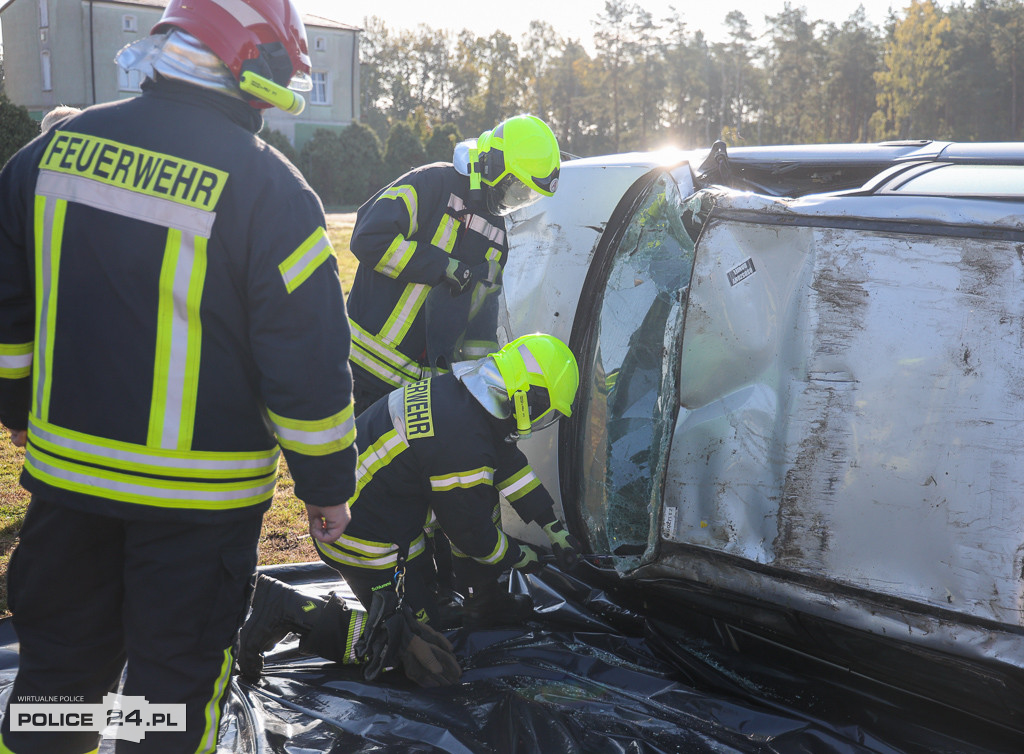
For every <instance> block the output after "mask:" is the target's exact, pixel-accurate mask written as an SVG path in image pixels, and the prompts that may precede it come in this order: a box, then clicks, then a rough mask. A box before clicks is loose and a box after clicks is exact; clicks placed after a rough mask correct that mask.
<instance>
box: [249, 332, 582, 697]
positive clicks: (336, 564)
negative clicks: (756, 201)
mask: <svg viewBox="0 0 1024 754" xmlns="http://www.w3.org/2000/svg"><path fill="white" fill-rule="evenodd" d="M578 385H579V370H578V367H577V365H576V359H575V357H574V356H573V354H572V352H571V351H570V350H569V348H568V347H567V346H566V345H565V344H564V343H563V342H562V341H560V340H558V339H557V338H555V337H553V336H550V335H543V334H534V335H524V336H523V337H521V338H518V339H516V340H514V341H512V342H511V343H509V344H508V345H506V346H505V347H504V348H502V349H501V350H500V351H498V352H496V353H492V354H490V355H488V356H485V357H484V358H482V359H477V360H473V361H462V362H457V363H455V364H453V365H452V371H451V372H450V373H446V374H443V375H440V376H437V377H433V378H430V379H426V380H423V381H421V382H417V383H414V384H411V385H406V386H405V387H403V388H399V389H397V390H394V391H392V392H391V393H390V394H389V395H387V396H385V397H383V398H381V399H380V400H378V401H377V402H376V403H374V404H373V405H372V406H370V408H368V409H367V410H366V411H364V412H363V413H362V414H360V416H359V417H358V419H357V436H358V437H359V438H360V441H361V447H362V452H361V454H360V456H359V467H358V472H357V480H358V481H357V486H356V493H355V495H354V496H353V497H352V499H351V500H350V501H349V507H350V509H351V512H352V521H351V523H350V524H349V525H348V528H347V529H346V530H345V532H344V534H342V536H341V537H340V538H339V539H337V540H336V541H335V542H333V543H329V544H325V543H321V542H317V543H315V544H316V547H317V550H318V552H319V554H320V557H321V558H322V559H323V560H324V562H326V563H327V564H328V565H330V566H332V567H333V568H335V569H336V570H337V571H338V572H339V573H340V574H341V575H342V576H343V577H344V579H345V581H346V582H347V583H348V585H349V587H350V588H351V589H352V591H353V593H354V594H355V596H356V598H357V599H358V600H359V601H360V603H362V605H363V607H364V608H366V610H367V612H366V613H362V612H360V611H352V610H348V609H347V608H346V607H345V606H344V605H343V603H342V602H341V601H340V600H338V599H337V598H336V597H331V598H330V599H328V600H322V599H317V598H311V597H308V596H307V595H303V594H301V593H300V592H298V591H296V590H294V589H292V588H291V587H289V586H287V585H285V584H282V583H281V582H278V581H275V580H273V579H270V578H268V577H266V576H262V575H261V576H260V578H259V579H258V581H257V584H256V589H255V593H254V596H253V607H252V614H251V615H250V618H249V620H248V621H247V622H246V624H245V626H244V627H243V628H242V634H241V648H240V651H239V665H240V668H241V670H242V673H243V675H246V676H248V677H250V678H251V677H258V676H259V674H260V672H261V670H262V666H263V658H262V652H263V651H265V650H267V649H269V648H270V647H272V646H273V645H274V644H275V643H276V642H277V641H279V640H280V639H281V638H282V637H283V636H284V635H285V634H287V633H288V632H295V633H298V634H300V636H301V637H302V640H301V642H300V645H299V649H300V650H303V651H308V652H311V653H315V654H317V655H319V656H321V657H324V658H326V659H329V660H334V661H337V662H349V663H352V662H364V663H367V667H366V671H365V674H366V676H367V677H368V678H371V677H375V676H376V674H378V673H379V672H380V670H382V669H383V668H384V667H387V666H389V665H398V664H401V665H402V667H403V670H404V671H405V672H406V675H408V676H409V677H410V678H412V679H413V680H414V681H416V682H417V683H420V684H421V685H443V684H446V683H454V682H455V681H457V680H458V678H459V676H460V674H461V673H460V671H458V664H457V662H456V661H455V659H454V655H452V653H451V645H450V644H448V642H447V641H446V640H445V638H444V636H443V635H441V634H440V633H438V632H437V631H435V630H434V629H433V628H431V626H430V625H429V624H433V625H435V626H438V625H440V624H439V620H440V616H439V605H438V600H437V595H436V589H435V586H436V584H435V574H434V568H433V564H432V562H430V557H429V551H428V549H427V547H426V544H425V539H426V535H425V534H424V522H425V521H428V520H434V519H436V522H437V524H438V525H439V526H440V527H441V529H442V530H443V531H444V533H445V534H446V535H447V537H448V538H449V539H450V540H451V543H452V548H453V553H454V555H455V558H454V561H455V578H456V588H457V591H458V592H459V593H460V594H462V595H464V598H463V606H462V622H463V625H464V626H467V627H480V626H487V625H497V624H501V623H507V624H515V623H518V622H521V621H522V620H525V619H526V618H527V617H528V616H529V614H530V612H531V610H532V606H531V604H530V600H529V598H528V597H526V596H525V595H511V594H509V592H508V588H507V585H504V586H503V585H502V584H501V581H500V580H501V577H502V576H503V574H504V572H505V571H507V570H508V569H510V568H516V569H518V570H520V571H522V572H525V573H535V572H537V571H539V570H540V569H541V568H542V567H543V563H542V562H541V560H540V558H539V555H538V553H537V551H536V550H535V549H534V548H533V547H531V546H529V545H527V544H525V543H521V542H518V541H517V540H515V539H512V538H510V537H508V536H507V535H506V534H505V533H504V532H503V531H502V530H501V528H500V525H499V524H500V520H501V519H500V516H501V514H500V507H499V493H501V495H502V496H504V497H505V499H506V500H507V501H508V502H509V503H510V504H511V505H512V507H513V508H514V509H515V511H516V513H517V514H518V515H519V516H520V518H522V519H523V521H525V522H527V523H529V522H531V521H535V522H537V524H539V525H540V526H541V527H542V529H543V530H544V532H545V534H546V535H547V537H548V540H549V541H550V543H551V547H552V551H553V554H554V556H555V562H556V563H557V565H558V566H559V567H560V568H562V569H568V568H571V567H572V566H573V565H575V563H576V561H577V558H578V552H579V544H578V543H577V541H576V539H575V538H574V537H573V536H572V535H571V534H569V532H568V531H567V530H566V529H565V527H564V526H563V525H562V523H561V522H560V521H559V520H558V518H557V517H556V516H555V512H554V501H553V500H552V498H551V495H550V494H549V493H548V492H547V490H545V489H544V487H543V485H542V484H541V483H540V480H539V479H538V478H537V477H536V475H535V474H534V473H533V471H532V470H531V469H530V467H529V465H528V463H527V460H526V457H525V456H524V455H523V453H522V451H520V450H519V449H518V447H517V446H516V442H517V441H518V440H519V439H520V438H523V437H526V436H528V435H529V434H530V433H531V432H535V431H537V430H540V429H543V428H544V427H547V426H550V425H551V424H553V423H554V422H555V420H557V419H558V418H560V417H562V416H570V415H571V414H572V408H571V407H572V402H573V400H574V399H575V397H576V390H577V387H578ZM453 663H454V666H453Z"/></svg>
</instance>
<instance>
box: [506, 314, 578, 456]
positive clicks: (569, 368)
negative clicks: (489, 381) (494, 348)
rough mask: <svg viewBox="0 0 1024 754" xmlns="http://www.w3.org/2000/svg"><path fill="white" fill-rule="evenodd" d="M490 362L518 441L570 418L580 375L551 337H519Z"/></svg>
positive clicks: (559, 343)
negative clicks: (508, 404)
mask: <svg viewBox="0 0 1024 754" xmlns="http://www.w3.org/2000/svg"><path fill="white" fill-rule="evenodd" d="M491 358H493V359H494V363H495V365H496V366H497V367H498V372H499V373H500V374H501V378H502V380H503V381H504V382H505V390H506V391H507V392H508V397H509V399H510V400H511V401H512V414H513V416H514V417H515V420H516V431H517V432H518V433H519V436H520V437H528V436H529V435H530V433H531V432H535V431H538V430H541V429H544V428H545V427H547V426H549V425H551V424H553V423H554V422H555V421H556V420H557V419H559V418H560V417H562V416H572V403H573V401H574V400H575V399H576V389H577V388H578V387H579V384H580V371H579V367H578V366H577V365H576V357H575V356H573V354H572V351H570V350H569V347H568V346H567V345H565V343H563V342H562V341H560V340H559V339H558V338H556V337H554V336H553V335H544V334H541V333H535V334H533V335H523V336H522V337H519V338H516V339H515V340H513V341H512V342H511V343H509V344H507V345H506V346H505V347H504V348H502V349H501V350H500V351H498V352H497V353H493V354H491Z"/></svg>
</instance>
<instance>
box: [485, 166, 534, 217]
mask: <svg viewBox="0 0 1024 754" xmlns="http://www.w3.org/2000/svg"><path fill="white" fill-rule="evenodd" d="M541 196H542V194H541V193H540V192H538V191H534V190H533V189H532V188H530V187H529V186H527V185H526V184H525V183H523V182H522V181H521V180H519V179H518V178H516V177H515V176H514V175H512V174H511V173H508V174H507V175H506V176H505V177H504V178H502V179H501V180H500V181H498V182H497V184H495V185H494V186H490V187H488V189H487V210H488V211H489V212H490V213H491V214H492V215H499V216H504V215H507V214H509V213H511V212H515V211H516V210H517V209H523V208H524V207H529V206H530V205H531V204H533V203H534V202H536V201H537V200H538V199H540V198H541Z"/></svg>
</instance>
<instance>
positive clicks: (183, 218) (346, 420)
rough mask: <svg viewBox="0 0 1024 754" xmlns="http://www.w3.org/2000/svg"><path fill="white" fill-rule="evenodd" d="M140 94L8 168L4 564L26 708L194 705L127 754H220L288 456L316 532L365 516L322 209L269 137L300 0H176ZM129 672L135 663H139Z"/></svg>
mask: <svg viewBox="0 0 1024 754" xmlns="http://www.w3.org/2000/svg"><path fill="white" fill-rule="evenodd" d="M118 62H119V64H120V65H121V66H122V67H123V68H125V69H126V70H134V71H140V72H141V73H142V74H143V75H144V77H145V80H144V83H143V85H142V94H141V95H140V96H138V97H135V98H132V99H128V100H122V101H118V102H113V103H109V104H104V105H95V106H92V107H89V108H88V109H87V110H85V111H83V112H82V113H80V114H77V115H70V116H67V117H66V118H65V119H64V120H63V121H62V122H61V123H60V124H59V125H58V127H56V128H53V129H51V130H49V131H47V132H46V133H44V134H42V135H40V136H39V137H38V138H37V139H35V140H33V141H32V142H31V143H30V144H28V145H27V146H26V147H24V148H23V149H22V150H21V151H20V152H18V153H17V154H16V155H15V156H14V157H13V158H12V159H11V160H10V161H9V162H8V164H7V165H6V166H5V168H4V169H3V171H2V173H0V422H2V423H3V424H4V425H5V426H6V427H8V428H9V429H10V430H11V431H12V433H13V438H14V440H15V442H16V443H19V444H24V445H25V460H24V470H23V473H22V477H21V481H22V484H23V485H24V487H25V488H26V489H27V490H28V491H29V492H31V494H32V498H31V502H30V504H29V507H28V511H27V513H26V516H25V520H24V523H23V525H22V528H21V531H20V534H19V537H20V541H19V544H18V546H17V549H16V550H15V552H14V554H13V556H12V558H11V561H10V566H9V569H8V585H9V605H10V608H11V611H12V613H13V622H14V627H15V629H16V631H17V634H18V639H19V641H20V652H19V670H18V674H17V677H16V678H15V681H14V684H13V688H12V689H11V693H10V696H9V699H8V705H7V708H6V714H5V715H4V720H3V725H2V729H0V736H2V739H0V752H18V753H19V754H22V753H25V752H48V754H63V753H65V752H66V753H67V754H81V753H82V752H87V751H96V749H97V746H98V745H99V740H100V735H99V731H98V730H93V729H88V728H83V729H81V730H71V731H49V732H47V731H46V730H13V729H12V724H11V723H12V714H11V710H12V709H17V705H19V704H21V703H22V701H23V700H32V699H39V698H63V699H72V700H81V702H83V703H85V704H100V703H102V702H103V701H104V698H105V696H106V695H107V694H109V693H113V692H116V691H117V689H118V683H119V682H120V680H121V678H122V671H124V673H125V674H124V686H123V689H122V692H121V693H122V700H129V701H128V702H127V703H126V705H125V709H126V710H127V709H130V704H131V703H133V702H130V700H133V699H134V700H137V699H140V698H141V699H144V700H145V701H146V702H148V703H149V704H161V705H164V704H166V705H182V707H183V709H184V710H185V714H184V718H183V719H178V720H176V721H175V727H173V728H171V727H170V726H168V727H167V729H160V730H154V729H150V730H147V731H146V732H145V736H144V738H143V740H142V742H141V743H133V742H132V741H129V740H126V739H125V738H121V739H119V740H118V742H117V744H116V746H117V751H118V752H122V751H147V752H183V751H189V752H194V751H208V752H212V751H214V750H215V749H216V748H217V735H218V728H219V721H220V715H221V710H222V708H223V704H224V701H225V692H226V690H227V689H228V688H229V685H230V684H229V681H230V674H231V672H232V669H233V666H234V655H235V651H236V643H237V636H238V629H239V627H240V626H241V624H242V621H243V619H244V617H245V615H246V611H247V608H248V601H249V597H250V595H251V577H252V575H253V573H254V571H255V567H256V562H257V543H258V539H259V534H260V529H261V524H262V517H263V513H264V511H266V510H267V508H268V507H269V505H270V501H271V498H272V496H273V493H274V487H275V483H276V479H277V473H278V462H279V457H280V454H281V451H282V449H283V452H284V455H285V456H286V458H287V461H288V466H289V468H290V470H291V473H292V475H293V477H294V480H295V494H296V496H297V497H299V498H300V499H301V500H303V501H304V502H305V504H306V509H307V513H308V516H309V525H310V533H311V535H312V536H313V537H314V539H316V540H317V541H320V540H323V541H324V542H329V541H332V540H334V539H335V538H337V537H338V536H339V535H340V534H341V533H342V532H343V531H344V529H345V527H346V526H347V524H348V521H349V510H348V506H347V504H346V501H347V500H348V499H349V498H350V497H351V496H352V494H353V492H354V490H355V474H354V470H355V461H356V448H355V445H354V440H355V424H354V416H353V407H352V393H351V391H352V382H351V373H350V370H349V366H348V356H349V343H350V334H349V328H348V318H347V316H346V312H345V303H344V298H343V294H342V289H341V285H340V281H339V279H338V274H337V269H336V266H335V265H334V264H333V257H332V254H333V250H332V248H331V244H330V241H329V240H328V237H327V234H326V231H325V226H326V223H325V218H324V214H323V208H322V205H321V203H320V201H319V199H318V198H317V196H316V194H315V193H314V192H313V191H312V190H311V189H310V188H309V186H308V185H307V184H306V183H305V181H304V180H303V179H302V177H301V176H300V175H299V174H298V173H297V172H296V171H295V169H294V168H293V167H292V166H291V165H290V164H289V163H288V161H287V160H285V159H284V158H283V157H282V156H281V154H280V153H279V152H277V151H275V150H274V149H272V148H271V147H269V146H268V145H267V144H266V143H265V142H263V141H262V140H261V139H260V138H258V136H257V133H258V132H259V130H260V128H261V127H262V121H263V116H262V111H263V109H265V108H267V107H270V106H272V105H276V106H279V107H282V108H284V109H287V110H289V111H290V112H297V111H298V110H299V109H300V107H301V103H302V98H301V95H298V94H296V93H295V92H294V91H293V90H292V89H289V88H288V87H289V86H295V87H297V88H301V86H302V85H303V84H308V73H309V70H310V61H309V56H308V52H307V43H306V33H305V29H304V27H303V25H302V21H301V19H300V16H299V13H298V11H297V9H296V8H295V6H294V4H293V3H292V2H291V0H246V2H244V3H228V2H225V1H224V0H170V2H169V3H168V4H167V6H166V9H165V11H164V13H163V16H162V18H161V20H160V21H159V22H158V23H157V24H156V26H154V27H153V29H152V31H151V34H150V36H148V37H146V38H145V39H142V40H140V41H138V42H136V43H134V44H132V45H130V46H128V47H126V48H125V49H123V50H122V51H121V52H120V53H119V54H118ZM126 661H127V669H126V670H125V665H126Z"/></svg>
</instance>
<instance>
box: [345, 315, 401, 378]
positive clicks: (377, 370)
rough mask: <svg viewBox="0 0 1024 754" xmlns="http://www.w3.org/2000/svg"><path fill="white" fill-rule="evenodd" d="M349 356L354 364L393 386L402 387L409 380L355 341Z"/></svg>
mask: <svg viewBox="0 0 1024 754" xmlns="http://www.w3.org/2000/svg"><path fill="white" fill-rule="evenodd" d="M352 324H354V323H352ZM348 358H349V361H351V362H352V363H353V364H356V365H358V366H360V367H362V368H363V369H365V370H366V371H367V372H369V373H370V374H372V375H373V376H374V377H376V378H377V379H379V380H381V381H382V382H386V383H387V384H388V385H390V386H391V387H401V386H402V385H404V384H406V382H407V381H408V380H406V379H404V376H403V375H402V374H401V373H399V372H397V371H395V370H394V369H391V368H390V367H388V366H386V365H384V364H382V363H381V362H380V361H379V360H377V359H375V358H374V357H373V356H371V355H370V354H368V353H366V352H365V351H364V350H363V349H362V348H360V347H359V346H358V345H357V344H356V343H355V342H353V343H352V351H351V353H349V356H348Z"/></svg>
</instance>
